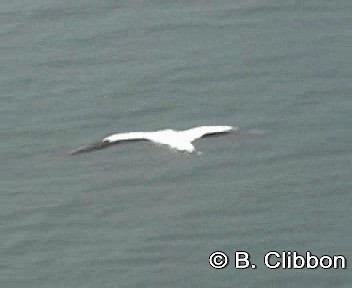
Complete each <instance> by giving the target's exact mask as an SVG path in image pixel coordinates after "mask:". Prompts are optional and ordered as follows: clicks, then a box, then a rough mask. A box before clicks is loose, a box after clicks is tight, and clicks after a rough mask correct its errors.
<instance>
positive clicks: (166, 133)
mask: <svg viewBox="0 0 352 288" xmlns="http://www.w3.org/2000/svg"><path fill="white" fill-rule="evenodd" d="M238 129H239V128H238V127H235V126H200V127H194V128H191V129H188V130H184V131H176V130H172V129H165V130H160V131H154V132H127V133H117V134H112V135H110V136H108V137H105V138H104V139H103V140H102V141H99V142H96V143H93V144H90V145H85V146H82V147H80V148H78V149H76V150H73V151H71V153H70V154H71V155H76V154H81V153H85V152H90V151H93V150H99V149H103V148H106V147H108V146H111V145H114V144H120V143H123V142H130V141H145V140H146V141H151V142H153V143H157V144H163V145H167V146H169V147H170V148H172V149H175V150H178V151H181V152H188V153H194V152H196V150H195V147H194V146H193V144H192V142H193V141H194V140H196V139H199V138H202V137H205V136H213V135H218V134H225V133H230V132H235V131H237V130H238Z"/></svg>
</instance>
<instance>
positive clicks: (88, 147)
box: [70, 141, 111, 155]
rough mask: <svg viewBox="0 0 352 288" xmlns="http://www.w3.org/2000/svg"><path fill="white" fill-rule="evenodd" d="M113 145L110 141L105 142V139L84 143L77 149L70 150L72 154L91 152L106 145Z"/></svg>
mask: <svg viewBox="0 0 352 288" xmlns="http://www.w3.org/2000/svg"><path fill="white" fill-rule="evenodd" d="M109 146H111V143H109V142H104V141H99V142H95V143H92V144H88V145H83V146H81V147H79V148H77V149H75V150H72V151H71V152H70V155H78V154H82V153H87V152H91V151H94V150H100V149H104V148H106V147H109Z"/></svg>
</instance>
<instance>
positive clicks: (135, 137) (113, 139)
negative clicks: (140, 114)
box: [70, 132, 150, 155]
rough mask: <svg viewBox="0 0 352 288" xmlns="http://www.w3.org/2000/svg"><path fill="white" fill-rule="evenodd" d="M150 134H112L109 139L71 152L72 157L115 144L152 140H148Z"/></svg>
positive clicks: (106, 138)
mask: <svg viewBox="0 0 352 288" xmlns="http://www.w3.org/2000/svg"><path fill="white" fill-rule="evenodd" d="M149 134H150V132H129V133H117V134H112V135H110V136H108V137H105V138H104V139H103V140H102V141H99V142H95V143H92V144H88V145H83V146H81V147H79V148H77V149H75V150H73V151H71V152H70V154H71V155H77V154H82V153H87V152H91V151H94V150H101V149H104V148H107V147H110V146H112V145H115V144H119V143H123V142H134V141H143V140H150V139H149V138H148V136H149Z"/></svg>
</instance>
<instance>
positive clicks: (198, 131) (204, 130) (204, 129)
mask: <svg viewBox="0 0 352 288" xmlns="http://www.w3.org/2000/svg"><path fill="white" fill-rule="evenodd" d="M238 129H239V128H238V127H236V126H199V127H194V128H191V129H188V130H185V131H183V133H184V136H185V137H186V138H187V140H188V141H190V142H192V141H194V140H196V139H199V138H202V137H206V136H213V135H218V134H224V133H229V132H234V131H237V130H238Z"/></svg>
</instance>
